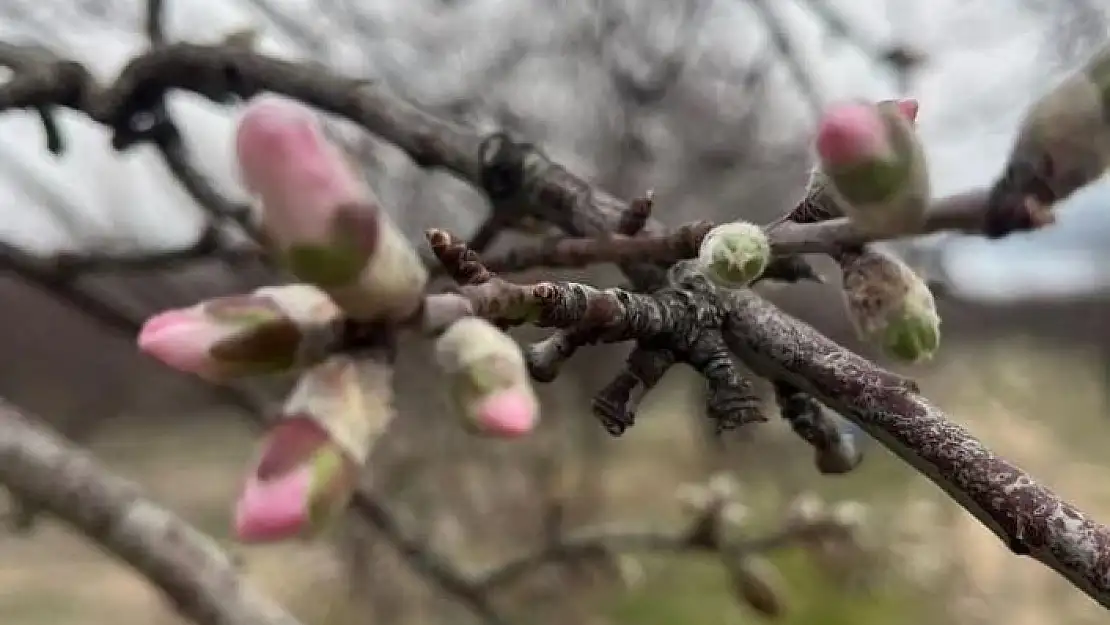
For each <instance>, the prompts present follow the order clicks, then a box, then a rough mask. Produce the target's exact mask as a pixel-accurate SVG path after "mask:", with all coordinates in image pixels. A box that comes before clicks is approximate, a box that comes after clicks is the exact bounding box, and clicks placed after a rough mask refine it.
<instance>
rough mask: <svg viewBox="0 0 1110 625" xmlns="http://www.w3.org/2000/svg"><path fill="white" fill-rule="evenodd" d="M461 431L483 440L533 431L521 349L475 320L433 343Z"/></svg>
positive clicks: (534, 409)
mask: <svg viewBox="0 0 1110 625" xmlns="http://www.w3.org/2000/svg"><path fill="white" fill-rule="evenodd" d="M436 359H437V361H438V363H439V366H440V367H441V368H442V369H443V372H444V373H446V374H447V376H448V377H449V379H450V389H451V399H452V402H453V403H454V405H455V409H456V410H457V411H458V414H459V416H461V417H462V419H463V423H464V425H465V426H466V427H467V428H468V429H470V430H472V431H474V432H476V433H478V434H484V435H487V436H496V437H503V438H516V437H519V436H523V435H525V434H528V433H529V432H531V431H532V430H534V429H535V427H536V424H537V423H538V421H539V402H538V401H537V399H536V395H535V392H534V391H533V389H532V384H531V379H530V378H529V376H528V368H527V365H526V364H525V362H524V355H523V354H522V353H521V351H520V346H519V345H517V344H516V341H514V340H513V339H512V338H511V337H510V336H509V335H507V334H505V333H504V332H502V331H501V330H499V329H498V328H497V327H496V326H494V325H493V324H491V323H490V322H488V321H486V320H485V319H481V318H479V317H464V318H462V319H460V320H458V321H456V322H455V323H453V324H452V325H451V326H450V327H449V328H448V329H447V330H446V331H445V332H444V333H443V334H442V335H440V337H439V339H438V340H437V341H436Z"/></svg>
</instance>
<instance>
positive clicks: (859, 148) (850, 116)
mask: <svg viewBox="0 0 1110 625" xmlns="http://www.w3.org/2000/svg"><path fill="white" fill-rule="evenodd" d="M886 150H887V141H886V127H885V126H884V125H883V120H882V117H881V116H880V115H879V113H878V111H877V110H876V109H875V107H874V106H872V105H868V104H858V103H852V104H842V105H839V106H836V107H834V108H831V109H829V110H828V111H827V112H826V113H825V115H824V117H823V118H822V119H821V126H820V128H819V129H818V130H817V154H818V156H820V157H821V161H822V163H823V164H824V165H832V166H842V165H852V164H854V163H858V162H861V161H866V160H870V159H872V158H874V157H875V156H876V155H879V154H882V153H884V152H885V151H886Z"/></svg>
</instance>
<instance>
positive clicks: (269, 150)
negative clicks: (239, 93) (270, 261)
mask: <svg viewBox="0 0 1110 625" xmlns="http://www.w3.org/2000/svg"><path fill="white" fill-rule="evenodd" d="M235 148H236V155H237V157H238V160H239V168H240V172H241V175H242V178H243V183H244V184H245V185H246V187H247V189H248V190H250V191H251V192H252V193H254V194H256V195H257V196H258V197H259V199H260V200H261V201H262V204H263V207H264V211H265V212H264V214H263V219H264V221H265V223H266V228H267V230H268V232H269V234H270V235H271V236H272V237H273V238H274V239H276V240H277V242H278V243H279V244H281V245H283V246H286V245H290V244H296V243H319V244H327V243H330V242H331V241H332V239H333V237H334V235H335V232H334V231H333V225H334V222H335V217H336V214H337V213H338V211H339V209H340V207H341V206H343V205H345V204H357V203H359V202H361V201H363V200H364V199H365V198H366V194H367V192H368V191H369V189H368V188H367V187H366V185H365V184H363V183H362V181H361V180H359V179H358V177H357V176H356V175H355V174H354V172H353V171H351V168H350V167H349V165H348V164H347V161H346V159H345V157H344V156H343V154H342V152H340V151H339V149H338V148H336V147H335V146H334V145H332V144H331V143H329V142H328V140H327V138H326V137H325V136H324V133H323V130H322V128H321V126H320V122H319V120H318V119H317V117H316V115H315V114H313V112H312V111H311V110H310V109H309V108H307V107H305V106H303V105H301V104H299V103H297V102H295V101H293V100H288V99H285V98H280V97H276V96H261V97H258V98H255V99H254V100H252V101H251V102H250V104H248V105H247V107H246V109H245V110H244V111H243V115H242V117H241V118H240V120H239V128H238V132H237V134H236V137H235Z"/></svg>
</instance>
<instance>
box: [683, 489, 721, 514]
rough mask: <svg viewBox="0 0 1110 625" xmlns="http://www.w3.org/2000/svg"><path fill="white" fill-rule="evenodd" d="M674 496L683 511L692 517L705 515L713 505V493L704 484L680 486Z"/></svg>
mask: <svg viewBox="0 0 1110 625" xmlns="http://www.w3.org/2000/svg"><path fill="white" fill-rule="evenodd" d="M674 495H675V499H677V500H678V505H679V506H680V507H681V508H682V511H683V512H686V513H688V514H692V515H699V514H702V513H704V512H705V511H706V510H708V509H709V506H710V505H712V504H713V493H712V492H710V490H709V489H708V488H706V486H705V485H703V484H680V485H679V487H678V488H677V489H675V493H674Z"/></svg>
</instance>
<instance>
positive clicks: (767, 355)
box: [0, 43, 1110, 607]
mask: <svg viewBox="0 0 1110 625" xmlns="http://www.w3.org/2000/svg"><path fill="white" fill-rule="evenodd" d="M7 49H8V48H7V47H5V48H2V49H0V54H2V53H3V52H4V50H7ZM174 88H176V89H186V90H190V91H193V92H195V93H197V94H199V95H202V96H205V97H208V98H210V99H212V100H214V101H218V102H231V101H233V100H234V97H235V96H239V97H245V96H252V95H254V94H256V93H259V92H261V91H264V90H267V91H274V92H277V93H282V94H285V95H287V96H290V97H293V98H296V99H299V100H301V101H303V102H305V103H307V104H310V105H313V106H316V107H317V108H320V109H322V110H325V111H328V112H331V113H334V114H338V115H341V116H344V117H347V118H348V119H350V120H352V121H354V122H356V123H358V124H361V125H362V126H363V127H365V128H366V129H367V130H369V131H371V132H373V133H375V134H377V135H379V136H380V137H382V138H383V139H385V140H387V141H390V142H391V143H394V144H395V145H397V146H398V147H399V148H401V149H403V150H404V151H406V152H407V153H409V155H410V156H411V157H412V158H413V159H414V160H415V161H416V162H417V163H418V164H419V165H422V166H426V167H439V168H443V169H446V170H448V171H450V172H452V173H453V174H455V175H456V176H458V177H460V178H462V179H463V180H467V181H469V182H471V183H472V184H474V185H475V186H477V187H478V188H480V189H482V190H484V191H485V192H486V193H487V195H489V197H490V199H491V200H492V201H493V202H495V203H496V202H504V201H510V200H511V201H513V204H514V205H515V206H518V207H519V210H521V211H522V212H527V213H528V214H531V215H533V216H535V217H538V218H542V219H546V220H548V221H550V222H552V223H553V224H555V225H557V226H559V227H560V228H561V229H563V230H564V231H565V232H566V233H567V234H569V235H571V236H579V237H582V236H585V237H598V238H601V237H607V236H609V234H608V233H610V232H613V231H615V230H616V228H617V227H618V225H619V222H620V219H621V216H622V215H624V214H625V213H626V211H627V209H628V205H627V203H626V202H623V201H621V200H619V199H617V198H615V197H613V196H611V195H609V194H607V193H605V192H604V191H601V190H600V189H596V188H593V187H591V186H590V185H589V184H588V183H586V182H585V181H583V180H581V179H580V178H578V177H576V176H574V175H573V174H571V173H570V172H568V171H566V170H565V169H563V168H562V167H560V166H559V165H557V164H555V163H553V162H551V161H550V160H549V159H547V158H546V157H545V156H543V154H542V153H540V152H539V151H537V150H536V149H535V148H529V147H528V146H527V145H525V144H521V143H518V142H515V141H513V140H512V139H510V138H509V137H507V136H506V135H504V134H496V133H495V134H493V135H489V136H483V135H480V134H479V133H476V132H474V131H472V130H469V129H466V128H462V127H459V126H457V125H455V124H452V123H449V122H446V121H443V120H440V119H438V118H435V117H434V116H431V115H428V114H426V113H424V112H421V111H420V110H418V109H416V108H415V107H413V106H411V105H409V104H406V103H404V102H401V101H399V100H398V99H397V98H395V97H394V96H392V95H390V94H389V93H387V92H386V91H384V90H383V89H381V88H379V87H377V86H375V85H368V84H365V83H364V82H360V81H356V80H352V79H346V78H342V77H339V76H336V75H333V74H330V73H328V72H326V71H323V70H322V69H321V68H319V67H312V66H298V65H297V64H294V63H290V62H286V61H281V60H276V59H272V58H268V57H265V56H262V55H259V54H255V53H253V52H250V51H247V50H242V49H236V48H233V47H229V46H200V45H191V44H182V43H175V44H169V45H166V46H163V47H159V48H157V49H154V50H151V51H150V52H148V53H146V54H143V55H140V56H137V57H136V58H135V59H133V60H132V62H131V63H129V64H128V65H127V67H125V68H124V70H123V71H122V72H121V74H120V76H119V77H118V78H117V80H116V81H115V82H114V83H113V84H112V85H110V86H108V87H106V88H98V87H97V86H96V85H95V84H94V83H93V81H92V79H91V77H90V75H89V74H88V72H87V71H86V70H84V68H82V67H81V66H80V65H78V64H76V63H73V62H68V61H60V62H56V63H53V64H50V65H44V66H42V67H39V68H37V70H36V71H22V72H17V74H16V76H15V78H13V79H12V80H11V81H9V82H8V83H7V84H6V85H4V87H3V88H2V89H0V110H5V109H9V108H16V107H30V108H38V109H40V110H41V108H42V107H50V106H68V107H71V108H75V109H78V110H82V111H84V112H86V113H87V114H88V115H89V116H90V117H91V118H92V119H94V120H96V121H99V122H101V123H104V124H106V125H107V126H109V127H110V128H111V129H112V130H113V133H114V135H115V145H116V146H117V147H119V148H121V149H122V148H125V147H127V146H129V145H132V144H134V143H135V142H138V141H143V140H149V139H148V137H145V136H144V135H143V134H142V132H141V128H137V120H139V119H140V118H141V117H142V115H143V114H145V113H149V111H150V109H151V107H153V106H156V105H157V104H158V103H159V102H160V100H161V98H162V97H163V96H164V94H165V92H166V91H167V90H168V89H174ZM1018 212H1019V211H1015V214H1017V213H1018ZM961 214H962V213H961ZM1028 221H1030V222H1031V223H1030V226H1036V225H1037V224H1036V223H1032V222H1033V221H1034V220H1028ZM830 223H833V222H830ZM996 226H997V224H994V225H992V233H991V235H992V236H994V235H997V234H998V229H997V227H996ZM843 227H846V226H843ZM793 228H794V227H793V226H788V227H787V231H788V232H793V235H792V238H791V237H787V236H786V235H779V236H781V237H783V240H782V241H780V245H786V244H787V243H789V245H791V246H794V247H790V248H787V249H791V250H796V251H804V250H805V249H809V248H807V246H814V245H816V246H818V247H820V246H821V245H825V244H827V241H820V240H817V239H815V238H811V237H814V236H815V235H813V234H805V236H801V235H798V234H797V233H798V230H795V229H793ZM814 228H817V227H816V226H814ZM826 228H827V229H833V226H830V225H824V224H822V227H821V228H820V229H819V230H820V231H821V232H826V230H825V229H826ZM837 228H841V226H837ZM837 231H838V232H839V231H840V230H837ZM644 232H645V233H646V234H648V235H659V234H661V233H662V229H661V227H660V226H659V224H658V223H656V222H654V221H649V222H648V223H647V225H646V227H645V228H644ZM806 232H807V233H813V232H815V231H814V230H807V231H806ZM829 236H831V235H829ZM837 236H838V237H839V236H841V235H839V234H838V235H837ZM781 249H782V248H781V247H780V250H781ZM622 269H623V270H624V271H625V273H626V274H627V275H628V276H629V277H630V278H631V279H632V280H633V282H634V284H635V285H636V287H637V288H638V289H639V290H641V291H643V292H645V293H650V292H652V291H655V290H658V289H659V288H661V287H663V286H665V285H666V284H667V277H666V270H665V265H664V264H663V263H659V262H651V263H631V262H626V263H624V264H622ZM707 297H708V296H707ZM714 297H717V298H719V301H717V302H716V303H715V304H714V306H715V308H716V310H726V309H727V310H728V316H727V318H726V323H725V326H724V328H723V337H724V339H725V341H726V342H727V345H728V347H729V348H730V349H732V350H733V351H734V352H735V353H736V354H737V355H739V356H740V357H741V358H743V359H744V361H745V362H746V363H747V364H749V365H750V366H751V367H753V369H755V370H756V371H757V372H758V373H759V374H761V375H764V376H766V377H769V378H771V379H774V380H781V381H785V382H789V383H790V384H792V385H794V386H795V387H797V388H798V389H801V390H802V391H805V392H807V393H809V394H811V395H813V396H814V397H815V398H817V399H818V400H820V401H821V402H822V403H824V404H826V405H828V406H830V407H831V408H833V409H835V410H838V411H840V412H841V413H842V414H844V415H845V416H846V417H847V418H849V419H851V420H852V421H854V422H856V423H857V424H858V425H860V426H861V427H863V428H864V429H865V430H866V431H868V433H870V434H871V435H872V436H874V437H876V438H877V439H878V440H880V441H881V442H882V443H883V444H884V445H886V446H887V447H888V448H890V449H891V450H892V451H894V452H895V453H897V454H899V455H900V456H901V457H902V458H903V459H905V460H906V461H907V462H908V463H910V464H911V465H912V466H914V467H916V468H917V469H918V470H919V471H921V472H922V473H924V474H925V475H926V476H927V477H929V478H930V479H931V480H933V481H934V482H935V483H937V484H938V485H939V486H941V487H942V488H943V489H944V490H945V491H946V492H948V493H949V494H950V495H951V496H952V497H953V498H954V499H956V500H957V501H958V502H960V503H961V504H962V505H964V506H965V507H967V508H968V509H969V510H970V511H971V512H972V513H973V514H975V515H976V516H977V518H979V520H980V521H982V522H983V523H984V524H985V525H987V527H988V528H990V529H991V530H992V531H994V532H995V533H996V534H997V535H998V536H999V537H1000V538H1001V539H1002V540H1003V541H1004V542H1005V543H1006V544H1007V545H1009V546H1010V548H1011V549H1013V550H1014V551H1015V552H1016V553H1019V554H1027V555H1031V556H1033V557H1035V558H1036V559H1038V560H1040V561H1041V562H1043V563H1045V564H1047V565H1048V566H1050V567H1052V568H1053V569H1055V570H1056V571H1058V572H1059V573H1060V574H1062V575H1063V576H1064V577H1066V578H1067V579H1069V580H1070V581H1071V582H1072V583H1073V584H1075V585H1076V586H1077V587H1079V588H1080V589H1082V590H1083V591H1084V592H1086V593H1087V594H1089V595H1090V596H1091V597H1093V598H1095V599H1096V600H1097V601H1099V602H1100V603H1101V604H1102V605H1103V606H1108V607H1110V575H1108V574H1107V571H1110V530H1108V529H1107V528H1105V527H1104V526H1102V525H1099V524H1097V523H1095V522H1094V521H1092V520H1090V519H1087V518H1086V517H1085V516H1083V515H1082V514H1081V513H1080V512H1079V511H1078V510H1076V509H1075V508H1074V507H1072V506H1070V505H1069V504H1066V503H1065V502H1063V501H1061V500H1060V499H1059V498H1058V497H1057V496H1056V495H1055V494H1054V493H1052V492H1051V491H1049V490H1048V489H1046V488H1044V487H1042V486H1040V485H1038V484H1036V482H1035V481H1034V480H1033V479H1032V478H1031V477H1030V476H1028V475H1027V474H1025V473H1024V472H1022V471H1021V470H1019V469H1018V468H1016V467H1014V466H1013V465H1011V464H1009V463H1007V462H1005V461H1003V460H1001V459H999V458H997V457H996V456H994V455H993V454H991V453H990V452H989V451H988V450H987V449H986V448H985V447H983V445H982V444H981V443H979V442H978V441H977V440H976V439H974V438H973V437H972V436H971V435H970V434H969V433H968V432H967V431H966V430H964V429H963V428H961V427H959V426H958V425H955V424H953V423H951V422H950V421H948V419H947V418H946V417H945V416H944V415H943V414H942V413H941V412H940V411H939V410H937V409H936V408H935V407H933V406H932V405H931V404H929V403H928V402H927V401H926V400H924V399H923V398H921V397H920V396H919V395H918V394H917V393H916V392H915V391H914V390H913V389H912V388H910V387H909V386H908V385H906V384H905V381H904V380H903V379H901V378H899V377H897V376H894V375H893V374H890V373H889V372H886V371H883V370H882V369H880V368H878V367H876V366H875V365H873V364H871V363H869V362H867V361H866V360H864V359H862V358H860V357H859V356H856V355H855V354H852V353H851V352H849V351H848V350H845V349H844V348H842V347H840V346H839V345H836V344H835V343H833V342H831V341H829V340H828V339H827V338H825V337H823V336H821V335H820V334H819V333H817V332H816V331H815V330H813V329H812V328H811V327H809V326H808V325H806V324H804V323H803V322H800V321H798V320H795V319H793V318H791V317H789V316H788V315H786V314H784V313H783V312H781V311H780V310H778V309H777V308H776V307H774V306H773V305H771V304H770V303H768V302H766V301H764V300H763V299H762V298H760V297H759V296H758V295H756V294H754V293H752V292H750V291H737V292H734V293H731V294H720V295H717V296H714ZM612 299H613V298H612V297H606V298H603V300H608V301H612ZM603 300H602V301H603ZM614 310H617V309H614Z"/></svg>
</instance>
